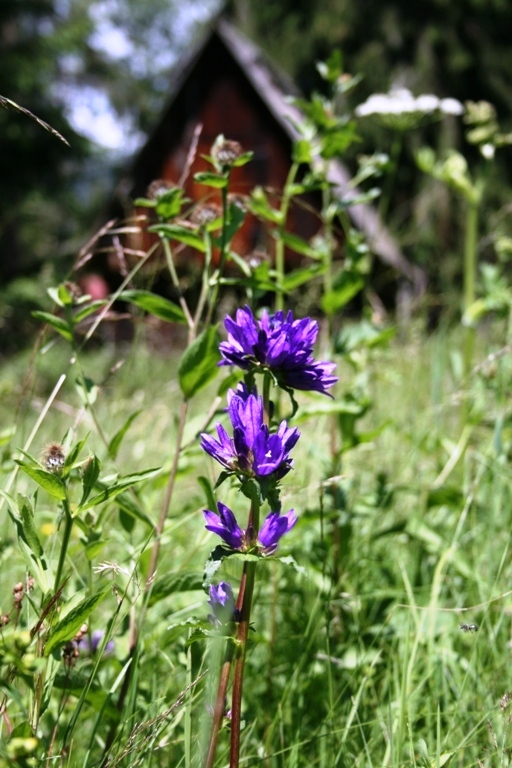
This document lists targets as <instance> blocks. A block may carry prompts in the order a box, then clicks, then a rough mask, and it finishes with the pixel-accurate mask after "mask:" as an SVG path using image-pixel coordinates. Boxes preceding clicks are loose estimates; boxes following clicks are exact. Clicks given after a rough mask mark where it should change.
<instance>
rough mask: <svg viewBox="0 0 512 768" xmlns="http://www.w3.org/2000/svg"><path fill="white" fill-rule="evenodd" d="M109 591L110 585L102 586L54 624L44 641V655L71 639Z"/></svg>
mask: <svg viewBox="0 0 512 768" xmlns="http://www.w3.org/2000/svg"><path fill="white" fill-rule="evenodd" d="M109 592H110V585H109V586H107V587H103V589H100V590H99V592H96V594H94V595H92V596H91V597H86V598H85V599H84V600H82V601H81V602H80V603H78V605H77V606H75V607H74V608H73V609H72V610H71V611H70V612H69V613H68V614H67V615H66V616H64V618H63V619H61V621H59V622H58V623H57V624H56V625H55V627H54V629H53V631H52V633H51V635H50V637H49V638H48V640H47V642H46V645H45V648H44V653H45V656H49V655H50V653H51V652H52V651H53V650H54V649H55V648H58V646H59V645H63V644H64V643H66V642H67V641H68V640H71V639H72V638H73V637H74V636H75V635H76V633H77V632H78V630H79V629H80V627H81V626H82V624H84V623H85V622H86V621H87V619H88V618H89V616H90V615H91V613H92V612H93V611H94V609H95V608H96V607H97V606H98V605H99V604H100V603H101V602H102V601H103V600H104V599H105V597H106V596H107V594H108V593H109Z"/></svg>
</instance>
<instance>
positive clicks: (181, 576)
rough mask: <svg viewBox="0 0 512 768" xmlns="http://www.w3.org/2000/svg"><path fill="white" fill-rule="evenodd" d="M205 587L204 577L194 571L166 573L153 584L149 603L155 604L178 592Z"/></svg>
mask: <svg viewBox="0 0 512 768" xmlns="http://www.w3.org/2000/svg"><path fill="white" fill-rule="evenodd" d="M202 589H203V577H202V575H201V574H200V573H195V572H194V571H176V572H174V573H166V574H165V576H162V577H161V578H159V579H157V580H156V581H155V583H154V584H153V587H152V590H151V596H150V598H149V605H154V604H155V603H158V602H159V601H160V600H163V599H164V598H165V597H168V596H169V595H172V594H175V593H176V592H189V591H194V590H201V591H202Z"/></svg>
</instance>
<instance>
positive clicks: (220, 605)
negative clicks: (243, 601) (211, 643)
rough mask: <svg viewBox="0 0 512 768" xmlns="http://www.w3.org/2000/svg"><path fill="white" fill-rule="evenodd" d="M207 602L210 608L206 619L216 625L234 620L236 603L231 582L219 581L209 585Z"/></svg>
mask: <svg viewBox="0 0 512 768" xmlns="http://www.w3.org/2000/svg"><path fill="white" fill-rule="evenodd" d="M208 604H209V605H210V607H211V609H212V613H211V614H209V616H208V620H209V621H210V622H211V623H212V624H213V625H214V626H216V627H220V626H221V625H222V624H229V623H230V622H231V621H233V620H235V621H236V613H237V611H236V605H235V598H234V596H233V590H232V588H231V584H228V583H227V582H226V581H221V582H220V584H217V586H215V584H212V585H211V586H210V599H209V600H208Z"/></svg>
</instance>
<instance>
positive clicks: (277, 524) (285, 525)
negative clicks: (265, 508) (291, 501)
mask: <svg viewBox="0 0 512 768" xmlns="http://www.w3.org/2000/svg"><path fill="white" fill-rule="evenodd" d="M296 522H297V515H296V514H295V512H294V510H293V509H290V511H289V512H287V513H286V514H284V515H280V514H279V512H271V513H270V514H269V515H267V517H266V518H265V521H264V523H263V525H262V526H261V530H260V532H259V534H258V541H259V542H260V544H262V545H263V552H264V554H266V555H270V554H272V552H275V551H276V549H277V544H278V542H279V539H280V538H281V536H284V534H285V533H288V531H290V530H291V529H292V528H293V526H294V525H295V523H296Z"/></svg>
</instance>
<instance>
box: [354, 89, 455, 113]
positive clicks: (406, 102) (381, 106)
mask: <svg viewBox="0 0 512 768" xmlns="http://www.w3.org/2000/svg"><path fill="white" fill-rule="evenodd" d="M355 112H356V115H357V116H358V117H367V116H368V115H410V114H414V115H430V114H432V113H435V112H440V113H441V114H443V115H462V113H463V112H464V107H463V106H462V104H461V103H460V101H457V99H439V98H438V97H437V96H434V95H433V94H430V93H428V94H427V93H426V94H423V95H422V96H417V97H415V96H413V95H412V93H411V92H410V91H409V90H408V89H407V88H392V89H391V90H390V91H389V93H374V94H372V95H371V96H369V97H368V99H367V100H366V101H365V102H364V103H363V104H360V105H359V106H358V107H357V108H356V110H355Z"/></svg>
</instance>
